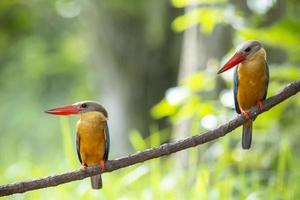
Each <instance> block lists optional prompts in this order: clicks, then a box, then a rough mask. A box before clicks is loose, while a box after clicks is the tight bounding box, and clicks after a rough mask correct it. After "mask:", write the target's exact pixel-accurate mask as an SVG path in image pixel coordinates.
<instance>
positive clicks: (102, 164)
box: [100, 160, 104, 172]
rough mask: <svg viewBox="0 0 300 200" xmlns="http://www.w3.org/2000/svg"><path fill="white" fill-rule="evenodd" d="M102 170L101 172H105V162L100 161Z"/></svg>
mask: <svg viewBox="0 0 300 200" xmlns="http://www.w3.org/2000/svg"><path fill="white" fill-rule="evenodd" d="M100 170H101V172H103V171H104V160H101V161H100Z"/></svg>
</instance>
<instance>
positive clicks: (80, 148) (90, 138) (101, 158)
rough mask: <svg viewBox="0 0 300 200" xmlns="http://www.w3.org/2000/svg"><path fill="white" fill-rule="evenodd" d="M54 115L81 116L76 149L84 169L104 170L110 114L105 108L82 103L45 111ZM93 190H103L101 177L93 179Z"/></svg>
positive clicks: (88, 102)
mask: <svg viewBox="0 0 300 200" xmlns="http://www.w3.org/2000/svg"><path fill="white" fill-rule="evenodd" d="M45 112H46V113H49V114H54V115H72V114H79V115H80V119H79V121H78V122H77V126H76V130H77V134H76V149H77V155H78V158H79V161H80V163H81V165H82V168H83V169H85V168H86V167H87V166H92V165H96V164H99V165H100V168H101V171H103V170H104V162H105V161H107V159H108V154H109V145H110V144H109V143H110V139H109V130H108V125H107V118H108V114H107V111H106V110H105V108H104V107H103V106H101V105H100V104H98V103H96V102H94V101H82V102H78V103H74V104H72V105H67V106H63V107H59V108H54V109H50V110H47V111H45ZM91 184H92V188H93V189H100V188H102V179H101V175H100V174H99V175H95V176H92V177H91Z"/></svg>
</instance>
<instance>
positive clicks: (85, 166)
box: [81, 163, 87, 171]
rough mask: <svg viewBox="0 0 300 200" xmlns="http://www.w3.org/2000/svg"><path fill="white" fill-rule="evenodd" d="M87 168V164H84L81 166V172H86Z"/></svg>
mask: <svg viewBox="0 0 300 200" xmlns="http://www.w3.org/2000/svg"><path fill="white" fill-rule="evenodd" d="M86 168H87V164H85V163H82V164H81V170H83V171H85V170H86Z"/></svg>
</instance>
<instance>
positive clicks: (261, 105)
mask: <svg viewBox="0 0 300 200" xmlns="http://www.w3.org/2000/svg"><path fill="white" fill-rule="evenodd" d="M256 106H258V107H259V109H260V110H262V109H263V108H264V103H263V101H261V100H258V101H257V102H256Z"/></svg>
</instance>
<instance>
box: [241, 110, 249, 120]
mask: <svg viewBox="0 0 300 200" xmlns="http://www.w3.org/2000/svg"><path fill="white" fill-rule="evenodd" d="M241 114H242V115H243V116H244V117H245V118H246V120H250V116H249V112H247V111H244V110H242V109H241Z"/></svg>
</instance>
